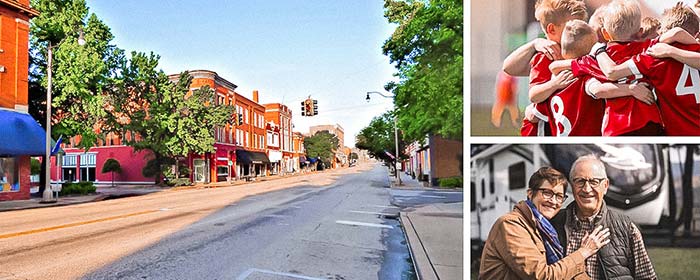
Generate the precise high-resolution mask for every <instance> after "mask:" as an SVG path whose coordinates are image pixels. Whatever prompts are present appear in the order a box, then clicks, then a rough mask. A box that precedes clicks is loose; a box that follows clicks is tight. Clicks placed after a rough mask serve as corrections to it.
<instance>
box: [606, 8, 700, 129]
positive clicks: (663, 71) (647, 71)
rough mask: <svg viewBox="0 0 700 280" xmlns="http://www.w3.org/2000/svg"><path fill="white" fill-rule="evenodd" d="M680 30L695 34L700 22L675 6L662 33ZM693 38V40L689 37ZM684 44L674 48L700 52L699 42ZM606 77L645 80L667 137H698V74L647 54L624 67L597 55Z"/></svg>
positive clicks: (664, 21)
mask: <svg viewBox="0 0 700 280" xmlns="http://www.w3.org/2000/svg"><path fill="white" fill-rule="evenodd" d="M674 27H680V28H682V29H683V30H684V31H685V32H687V33H689V34H698V30H699V29H700V20H699V19H698V16H697V15H696V14H695V13H694V12H693V10H692V9H691V8H690V7H688V6H686V5H684V4H683V3H680V2H679V3H678V4H677V5H676V6H674V7H673V8H671V9H667V10H665V11H664V13H663V17H662V19H661V29H662V31H663V32H666V31H667V30H670V29H672V28H674ZM691 39H692V38H691ZM683 43H687V45H682V44H679V43H674V44H673V45H674V46H675V47H678V48H680V49H683V50H686V51H690V52H700V43H697V41H695V40H690V42H683ZM597 58H598V62H599V63H600V66H601V68H603V69H606V70H605V73H606V76H608V78H610V79H617V78H620V77H625V76H629V75H635V77H641V76H643V77H645V78H647V79H648V80H649V81H650V82H651V84H652V86H653V87H654V88H655V91H656V94H657V96H658V98H659V108H660V110H661V114H662V116H663V118H664V120H665V122H664V123H665V126H666V127H665V128H666V134H667V135H672V136H680V135H683V136H700V106H698V104H700V73H699V72H700V71H698V69H696V68H692V67H690V66H688V65H685V64H683V63H680V62H678V61H675V60H668V59H658V58H654V57H652V56H650V55H648V54H638V55H635V56H634V57H633V58H632V59H630V60H627V61H626V62H624V64H621V65H615V63H614V61H612V60H611V59H610V58H609V57H608V56H607V55H606V54H605V53H601V54H600V55H598V56H597Z"/></svg>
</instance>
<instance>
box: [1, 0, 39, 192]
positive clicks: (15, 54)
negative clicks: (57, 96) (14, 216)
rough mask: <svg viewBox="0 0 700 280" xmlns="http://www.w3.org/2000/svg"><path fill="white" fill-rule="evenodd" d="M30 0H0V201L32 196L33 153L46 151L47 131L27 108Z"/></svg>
mask: <svg viewBox="0 0 700 280" xmlns="http://www.w3.org/2000/svg"><path fill="white" fill-rule="evenodd" d="M38 15H39V13H38V12H37V11H36V10H34V9H32V8H31V7H30V6H29V0H13V1H9V0H0V26H1V27H2V28H1V29H0V50H1V52H0V134H1V135H3V143H2V145H1V146H0V201H2V200H19V199H29V193H30V180H29V176H30V162H31V156H40V155H43V154H44V152H45V149H46V148H45V143H46V140H45V138H46V132H45V130H44V129H43V128H42V127H41V126H40V125H39V124H38V123H37V122H36V120H34V118H32V117H31V116H30V115H29V114H28V113H27V112H28V109H29V102H28V101H29V100H28V87H29V84H28V76H29V19H31V18H32V17H35V16H38Z"/></svg>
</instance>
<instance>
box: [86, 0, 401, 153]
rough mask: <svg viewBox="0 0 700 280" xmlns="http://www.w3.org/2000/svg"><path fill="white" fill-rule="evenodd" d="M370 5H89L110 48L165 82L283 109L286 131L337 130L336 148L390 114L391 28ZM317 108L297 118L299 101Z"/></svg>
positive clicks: (298, 1) (365, 1)
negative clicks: (176, 79) (186, 81)
mask: <svg viewBox="0 0 700 280" xmlns="http://www.w3.org/2000/svg"><path fill="white" fill-rule="evenodd" d="M383 3H384V1H379V0H331V1H327V0H282V1H249V0H248V1H243V0H229V1H225V0H220V1H219V0H212V1H184V0H168V1H142V0H141V1H136V0H120V1H113V0H92V1H91V0H88V6H89V8H90V12H91V13H95V14H96V15H97V17H98V18H100V19H101V20H103V21H104V22H105V23H106V24H107V26H109V27H110V28H111V31H112V34H113V35H114V37H115V38H114V40H113V44H115V45H116V46H117V47H119V48H121V49H124V50H126V51H127V53H130V52H131V51H139V52H147V53H148V52H154V53H156V54H158V55H160V64H159V68H161V69H162V70H163V71H164V72H165V73H167V74H175V73H180V72H182V71H185V70H198V69H204V70H211V71H214V72H216V73H217V74H218V75H219V76H220V77H222V78H224V79H226V80H228V81H230V82H232V83H234V84H235V85H237V86H238V88H237V89H236V92H238V93H239V94H241V95H243V96H245V97H247V98H250V99H252V95H253V94H252V92H253V90H258V91H259V93H260V100H259V103H260V104H265V103H282V104H285V105H287V106H289V108H291V109H292V113H293V116H292V122H293V124H294V131H299V132H302V133H306V132H308V131H309V127H310V126H313V125H325V124H331V125H333V124H338V125H340V126H341V127H342V128H343V129H344V133H345V139H344V140H345V146H348V147H353V146H354V143H355V135H356V134H357V133H358V132H359V131H360V130H361V129H362V128H364V127H366V126H367V125H369V123H370V121H371V120H372V118H374V117H376V116H379V115H381V114H382V113H384V112H386V111H388V110H391V108H392V107H393V105H392V99H390V98H382V97H381V96H379V95H376V94H372V95H371V100H370V101H369V102H367V101H366V100H365V97H366V92H368V91H381V92H385V91H384V85H385V84H386V83H387V82H389V81H396V80H397V79H396V78H395V77H394V76H393V73H395V72H396V70H395V68H394V66H393V65H392V64H391V63H390V62H389V59H388V57H387V56H385V55H383V54H382V44H383V42H384V41H385V40H386V39H388V38H389V37H390V36H391V33H392V32H393V30H394V29H395V28H396V26H395V25H390V24H389V23H388V22H387V20H386V18H384V8H383ZM309 96H311V98H313V99H316V100H318V111H319V114H318V115H317V116H314V117H302V116H301V115H300V111H301V101H302V100H304V99H306V98H307V97H309Z"/></svg>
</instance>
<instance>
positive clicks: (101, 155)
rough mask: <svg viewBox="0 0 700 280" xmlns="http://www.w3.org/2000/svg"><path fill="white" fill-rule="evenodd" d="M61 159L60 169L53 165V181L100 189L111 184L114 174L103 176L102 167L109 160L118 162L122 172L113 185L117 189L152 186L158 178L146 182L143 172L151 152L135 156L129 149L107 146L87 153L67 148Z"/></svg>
mask: <svg viewBox="0 0 700 280" xmlns="http://www.w3.org/2000/svg"><path fill="white" fill-rule="evenodd" d="M64 151H65V154H64V155H62V156H60V162H59V163H60V166H56V161H55V160H53V161H52V162H51V180H52V181H65V182H75V181H91V182H95V184H98V185H108V184H112V173H102V167H103V166H104V163H105V161H107V159H110V158H113V159H115V160H117V161H118V162H119V165H120V166H121V169H122V171H121V172H120V173H114V183H115V184H117V185H149V184H153V183H154V182H155V178H147V177H144V176H143V175H142V174H141V170H142V169H143V167H144V166H145V165H146V162H148V159H147V155H148V154H149V152H147V151H141V152H134V149H133V148H132V147H129V146H104V147H95V148H91V149H90V150H89V151H88V152H87V153H85V152H84V150H82V149H75V148H67V149H64Z"/></svg>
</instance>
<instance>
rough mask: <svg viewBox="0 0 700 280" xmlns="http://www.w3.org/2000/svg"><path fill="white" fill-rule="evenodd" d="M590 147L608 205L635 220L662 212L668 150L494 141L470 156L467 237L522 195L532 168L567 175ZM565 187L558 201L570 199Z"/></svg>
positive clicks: (479, 233) (654, 219) (481, 235)
mask: <svg viewBox="0 0 700 280" xmlns="http://www.w3.org/2000/svg"><path fill="white" fill-rule="evenodd" d="M590 151H595V153H596V154H598V155H599V156H600V157H601V160H602V161H603V162H604V163H605V164H606V170H608V177H609V178H610V188H609V191H608V193H607V195H606V201H607V202H608V206H610V207H611V208H613V209H617V210H619V211H622V212H623V213H624V214H626V215H628V216H630V217H631V218H632V220H633V221H635V222H636V223H637V224H638V225H657V224H658V223H659V221H660V220H661V216H662V215H668V200H669V199H668V197H669V194H668V191H669V190H668V189H669V184H668V180H669V179H670V177H671V176H668V175H666V169H665V166H666V163H667V162H668V161H667V159H668V156H667V151H666V150H664V149H661V148H660V147H658V146H656V145H634V144H630V145H606V144H586V145H572V144H566V145H565V144H555V145H535V144H529V145H527V144H498V145H493V146H491V147H489V148H487V149H485V150H484V151H482V152H480V153H478V154H476V155H474V156H472V158H471V188H472V190H471V191H472V192H471V195H472V201H471V203H472V206H471V213H470V214H471V238H472V240H480V241H485V240H486V237H487V236H488V233H489V231H490V230H491V227H492V226H493V223H494V222H495V221H496V219H498V217H500V216H501V215H503V214H505V213H507V212H508V211H511V210H512V209H513V206H514V205H515V204H516V203H517V202H518V201H520V200H524V199H525V198H526V192H527V182H528V180H529V179H530V175H532V173H534V172H535V170H537V169H538V168H540V167H542V166H553V167H554V168H557V169H558V170H560V171H561V172H564V173H565V174H566V175H567V177H568V172H569V170H568V169H569V168H570V165H571V163H573V160H574V159H575V158H577V157H578V156H580V155H583V154H587V153H590ZM567 192H568V193H569V198H568V199H567V200H566V201H565V202H564V207H566V206H567V205H568V204H569V203H571V202H573V195H571V187H569V188H568V190H567ZM616 206H618V207H616Z"/></svg>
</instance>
